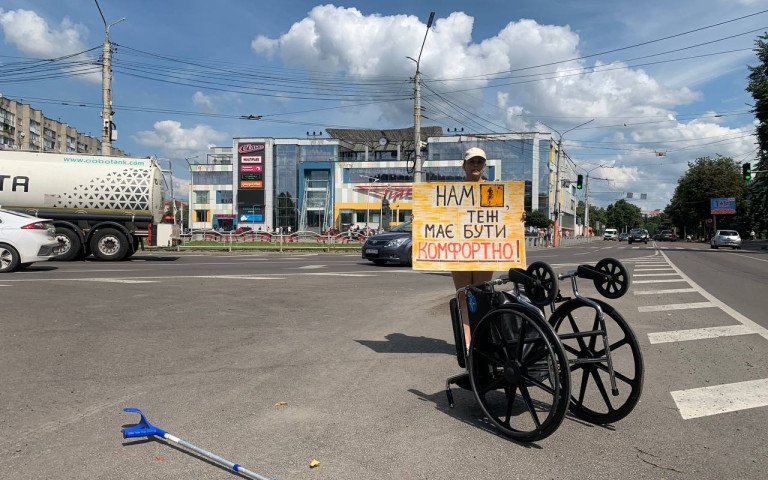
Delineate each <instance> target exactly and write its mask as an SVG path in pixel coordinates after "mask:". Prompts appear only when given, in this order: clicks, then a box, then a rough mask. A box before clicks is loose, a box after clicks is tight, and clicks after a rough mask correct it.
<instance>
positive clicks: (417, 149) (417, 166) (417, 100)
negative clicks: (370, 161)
mask: <svg viewBox="0 0 768 480" xmlns="http://www.w3.org/2000/svg"><path fill="white" fill-rule="evenodd" d="M434 19H435V12H430V13H429V20H428V21H427V31H426V32H425V33H424V41H423V42H421V50H419V56H418V57H417V58H416V59H415V60H414V59H413V58H411V57H406V58H410V59H411V60H413V61H414V62H416V74H415V75H414V76H413V93H414V96H413V150H414V151H413V153H414V155H415V156H414V162H413V182H414V183H420V182H423V181H424V174H423V172H422V158H421V71H419V66H420V63H421V53H422V52H423V51H424V44H425V43H427V35H428V34H429V29H430V28H432V21H433V20H434Z"/></svg>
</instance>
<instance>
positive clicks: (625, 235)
mask: <svg viewBox="0 0 768 480" xmlns="http://www.w3.org/2000/svg"><path fill="white" fill-rule="evenodd" d="M627 239H629V234H628V233H627V232H622V233H620V234H619V241H620V242H623V241H624V240H627Z"/></svg>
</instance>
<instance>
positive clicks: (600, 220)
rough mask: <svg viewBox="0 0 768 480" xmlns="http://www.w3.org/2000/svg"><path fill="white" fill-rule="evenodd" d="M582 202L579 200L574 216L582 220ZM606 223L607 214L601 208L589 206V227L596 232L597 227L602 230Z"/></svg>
mask: <svg viewBox="0 0 768 480" xmlns="http://www.w3.org/2000/svg"><path fill="white" fill-rule="evenodd" d="M584 206H585V205H584V202H583V201H582V200H579V204H578V205H577V206H576V216H577V217H579V218H581V219H582V220H584ZM607 221H608V217H607V214H606V212H605V209H604V208H603V207H598V206H596V205H590V206H589V226H590V227H592V228H593V229H594V230H595V231H597V230H598V229H597V226H598V225H601V226H602V228H603V229H604V228H605V226H606V222H607Z"/></svg>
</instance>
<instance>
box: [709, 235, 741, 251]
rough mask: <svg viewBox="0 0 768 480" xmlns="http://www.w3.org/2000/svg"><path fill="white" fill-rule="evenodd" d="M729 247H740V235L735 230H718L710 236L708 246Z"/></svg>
mask: <svg viewBox="0 0 768 480" xmlns="http://www.w3.org/2000/svg"><path fill="white" fill-rule="evenodd" d="M718 247H731V248H733V249H737V248H738V249H741V236H739V232H737V231H736V230H718V231H717V232H716V233H715V236H714V237H712V242H711V243H710V244H709V248H718Z"/></svg>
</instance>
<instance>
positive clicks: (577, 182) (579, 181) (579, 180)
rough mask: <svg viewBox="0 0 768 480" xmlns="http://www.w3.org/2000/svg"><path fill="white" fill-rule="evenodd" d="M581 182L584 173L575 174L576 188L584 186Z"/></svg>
mask: <svg viewBox="0 0 768 480" xmlns="http://www.w3.org/2000/svg"><path fill="white" fill-rule="evenodd" d="M583 182H584V175H577V176H576V188H578V189H579V190H581V188H582V187H583V186H584V185H583Z"/></svg>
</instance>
